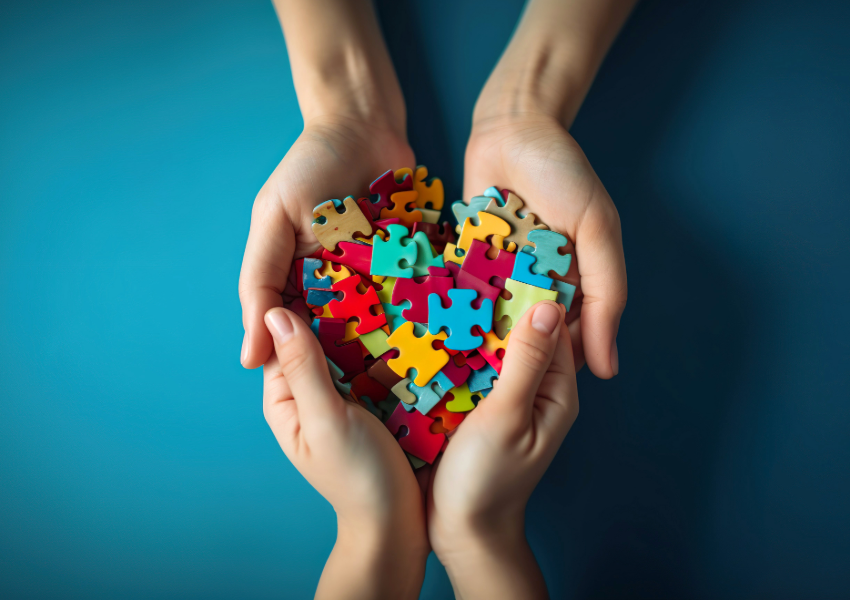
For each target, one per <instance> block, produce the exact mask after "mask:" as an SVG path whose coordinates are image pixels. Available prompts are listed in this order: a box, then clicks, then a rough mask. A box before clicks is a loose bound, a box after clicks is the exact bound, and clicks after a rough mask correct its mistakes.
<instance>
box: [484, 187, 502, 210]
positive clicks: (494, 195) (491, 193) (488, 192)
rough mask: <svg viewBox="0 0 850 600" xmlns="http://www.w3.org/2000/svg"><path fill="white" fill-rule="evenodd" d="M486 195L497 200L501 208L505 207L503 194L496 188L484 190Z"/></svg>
mask: <svg viewBox="0 0 850 600" xmlns="http://www.w3.org/2000/svg"><path fill="white" fill-rule="evenodd" d="M484 195H485V196H487V197H488V198H495V199H496V204H498V205H499V206H504V205H505V199H504V198H502V192H500V191H499V190H498V189H497V188H496V187H495V186H490V187H488V188H487V189H486V190H484Z"/></svg>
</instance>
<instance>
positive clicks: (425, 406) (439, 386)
mask: <svg viewBox="0 0 850 600" xmlns="http://www.w3.org/2000/svg"><path fill="white" fill-rule="evenodd" d="M453 387H454V386H453V385H452V382H451V380H449V378H448V377H446V376H445V375H443V374H442V373H437V374H436V375H435V376H434V378H433V379H431V380H430V381H429V382H428V383H426V384H425V385H424V386H421V387H420V386H418V385H416V384H414V383H411V384H409V385H408V386H407V390H408V391H409V392H411V393H412V394H413V395H414V396H416V398H417V400H416V402H415V403H414V405H413V408H415V409H416V410H418V411H419V412H421V413H422V414H423V415H427V414H428V412H429V411H430V410H431V409H432V408H434V406H436V405H437V403H438V402H439V401H440V399H442V397H443V396H445V395H446V392H448V391H449V390H450V389H452V388H453Z"/></svg>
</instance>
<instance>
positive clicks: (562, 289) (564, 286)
mask: <svg viewBox="0 0 850 600" xmlns="http://www.w3.org/2000/svg"><path fill="white" fill-rule="evenodd" d="M552 285H553V286H554V289H555V290H556V291H557V292H558V298H557V299H556V301H557V302H559V303H560V304H563V305H564V308H566V309H567V310H570V306H571V305H572V303H573V296H575V295H576V286H574V285H571V284H569V283H567V282H566V281H559V280H557V279H555V280H554V281H553V282H552Z"/></svg>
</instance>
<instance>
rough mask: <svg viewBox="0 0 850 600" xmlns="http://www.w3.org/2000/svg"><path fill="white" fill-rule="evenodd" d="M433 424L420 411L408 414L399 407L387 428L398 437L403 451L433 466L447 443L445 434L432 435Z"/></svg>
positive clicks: (388, 421) (432, 420)
mask: <svg viewBox="0 0 850 600" xmlns="http://www.w3.org/2000/svg"><path fill="white" fill-rule="evenodd" d="M433 423H434V419H431V418H428V417H426V416H425V415H423V414H422V413H420V412H419V411H418V410H414V411H411V412H407V411H406V410H404V407H402V406H397V407H396V409H395V410H394V411H393V414H392V416H390V418H389V419H388V420H387V423H386V426H387V429H389V430H390V433H392V434H393V435H394V436H395V437H396V439H397V440H398V443H399V446H401V448H402V450H404V451H405V452H408V453H410V454H412V455H413V456H415V457H416V458H420V459H422V460H424V461H425V462H427V463H428V464H431V463H433V462H434V459H435V458H437V454H439V452H440V450H441V449H442V448H443V444H444V443H445V441H446V436H445V435H444V434H442V433H431V425H432V424H433ZM404 430H406V431H407V432H406V433H405V431H404Z"/></svg>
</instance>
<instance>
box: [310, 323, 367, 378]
mask: <svg viewBox="0 0 850 600" xmlns="http://www.w3.org/2000/svg"><path fill="white" fill-rule="evenodd" d="M343 337H345V319H331V318H327V317H326V318H320V319H319V343H320V344H321V345H322V350H324V352H325V356H327V357H328V358H329V359H331V361H332V362H333V364H335V365H336V366H338V367H339V368H340V369H341V370H342V372H343V373H345V375H356V374H357V373H362V372H363V371H365V370H366V365H365V364H364V363H363V353H362V352H361V350H360V344H358V343H356V342H349V343H347V344H342V345H337V343H336V342H337V340H341V339H342V338H343Z"/></svg>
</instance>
